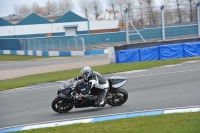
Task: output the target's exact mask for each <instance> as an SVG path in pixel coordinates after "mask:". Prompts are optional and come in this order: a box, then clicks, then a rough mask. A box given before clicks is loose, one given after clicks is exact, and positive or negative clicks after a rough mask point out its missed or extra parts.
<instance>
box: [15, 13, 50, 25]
mask: <svg viewBox="0 0 200 133" xmlns="http://www.w3.org/2000/svg"><path fill="white" fill-rule="evenodd" d="M46 23H50V22H49V21H48V20H46V19H44V18H42V17H41V16H39V15H37V14H35V13H31V14H30V15H28V16H27V17H25V18H23V19H22V20H20V21H19V22H18V23H17V24H16V25H29V24H46Z"/></svg>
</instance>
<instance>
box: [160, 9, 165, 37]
mask: <svg viewBox="0 0 200 133" xmlns="http://www.w3.org/2000/svg"><path fill="white" fill-rule="evenodd" d="M164 8H165V6H164V5H162V6H161V7H160V9H161V13H162V38H163V41H165V13H164Z"/></svg>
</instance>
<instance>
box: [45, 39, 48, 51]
mask: <svg viewBox="0 0 200 133" xmlns="http://www.w3.org/2000/svg"><path fill="white" fill-rule="evenodd" d="M45 40H46V51H48V46H47V44H48V43H47V39H45Z"/></svg>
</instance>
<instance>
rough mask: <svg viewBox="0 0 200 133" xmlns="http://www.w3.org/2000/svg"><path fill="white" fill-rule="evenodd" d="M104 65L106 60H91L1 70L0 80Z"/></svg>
mask: <svg viewBox="0 0 200 133" xmlns="http://www.w3.org/2000/svg"><path fill="white" fill-rule="evenodd" d="M106 64H108V59H103V60H98V61H94V60H92V61H87V62H77V63H65V64H57V65H48V66H38V67H28V68H20V69H11V70H3V71H0V80H5V79H11V78H17V77H22V76H26V75H33V74H39V73H47V72H54V71H60V70H69V69H74V68H81V67H84V66H98V65H106Z"/></svg>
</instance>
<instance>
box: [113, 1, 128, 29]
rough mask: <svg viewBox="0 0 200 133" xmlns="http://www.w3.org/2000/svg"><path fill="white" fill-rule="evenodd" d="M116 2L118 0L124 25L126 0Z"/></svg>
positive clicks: (117, 4) (117, 3)
mask: <svg viewBox="0 0 200 133" xmlns="http://www.w3.org/2000/svg"><path fill="white" fill-rule="evenodd" d="M115 2H116V6H117V7H118V8H119V14H120V17H121V21H122V25H123V23H124V7H125V3H126V0H116V1H115Z"/></svg>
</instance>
